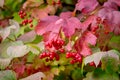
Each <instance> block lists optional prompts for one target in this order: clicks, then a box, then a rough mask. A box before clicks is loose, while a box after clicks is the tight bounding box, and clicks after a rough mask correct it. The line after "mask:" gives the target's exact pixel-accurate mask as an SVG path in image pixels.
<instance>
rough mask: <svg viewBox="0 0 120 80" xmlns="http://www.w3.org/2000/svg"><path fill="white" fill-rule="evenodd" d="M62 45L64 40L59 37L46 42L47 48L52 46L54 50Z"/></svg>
mask: <svg viewBox="0 0 120 80" xmlns="http://www.w3.org/2000/svg"><path fill="white" fill-rule="evenodd" d="M63 45H64V41H63V40H61V39H56V40H52V41H51V42H49V43H47V44H46V46H47V47H49V48H52V47H54V48H55V49H56V50H58V49H60V48H62V46H63Z"/></svg>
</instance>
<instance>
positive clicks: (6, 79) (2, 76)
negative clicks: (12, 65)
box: [0, 70, 17, 80]
mask: <svg viewBox="0 0 120 80" xmlns="http://www.w3.org/2000/svg"><path fill="white" fill-rule="evenodd" d="M0 80H17V79H16V75H15V73H14V72H13V71H11V70H5V71H0Z"/></svg>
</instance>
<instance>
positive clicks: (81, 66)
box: [81, 58, 84, 76]
mask: <svg viewBox="0 0 120 80" xmlns="http://www.w3.org/2000/svg"><path fill="white" fill-rule="evenodd" d="M83 68H84V58H83V61H82V66H81V74H82V76H83Z"/></svg>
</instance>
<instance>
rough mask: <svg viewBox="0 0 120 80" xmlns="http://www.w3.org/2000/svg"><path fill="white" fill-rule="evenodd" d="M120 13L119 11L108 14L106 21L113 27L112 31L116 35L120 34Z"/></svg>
mask: <svg viewBox="0 0 120 80" xmlns="http://www.w3.org/2000/svg"><path fill="white" fill-rule="evenodd" d="M119 16H120V12H119V11H113V12H110V13H108V15H107V16H106V19H107V20H108V24H109V26H110V27H111V30H112V31H113V32H114V33H115V34H120V18H119Z"/></svg>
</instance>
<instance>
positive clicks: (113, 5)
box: [103, 0, 118, 10]
mask: <svg viewBox="0 0 120 80" xmlns="http://www.w3.org/2000/svg"><path fill="white" fill-rule="evenodd" d="M114 1H115V0H114ZM103 6H104V7H105V8H108V9H112V10H118V6H117V5H116V3H113V2H110V1H109V0H108V1H107V2H105V3H104V5H103Z"/></svg>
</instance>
